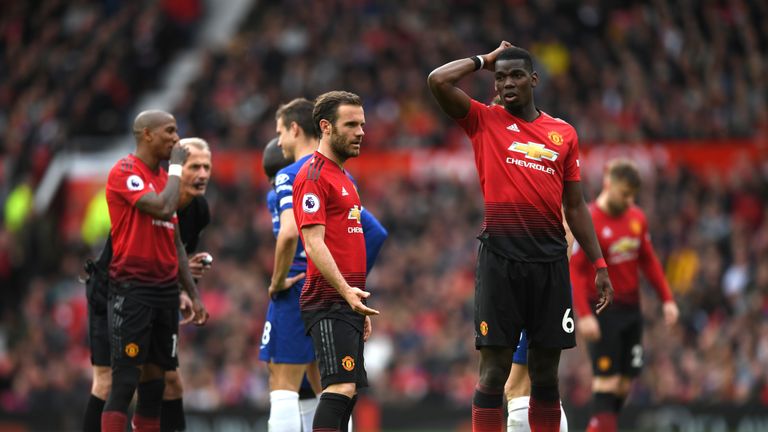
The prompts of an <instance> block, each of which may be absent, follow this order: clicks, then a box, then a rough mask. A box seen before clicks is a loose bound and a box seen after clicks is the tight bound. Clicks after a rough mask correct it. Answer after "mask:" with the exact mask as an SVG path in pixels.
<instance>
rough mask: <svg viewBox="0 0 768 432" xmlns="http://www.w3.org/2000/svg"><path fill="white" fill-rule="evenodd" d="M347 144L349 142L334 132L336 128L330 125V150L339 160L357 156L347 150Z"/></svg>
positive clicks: (342, 160)
mask: <svg viewBox="0 0 768 432" xmlns="http://www.w3.org/2000/svg"><path fill="white" fill-rule="evenodd" d="M348 144H349V143H348V142H347V140H346V139H345V138H344V137H343V136H341V135H338V134H337V133H336V128H334V127H333V126H331V151H333V154H335V155H336V157H337V158H338V159H339V160H340V161H341V162H344V161H346V160H347V159H349V158H352V157H355V156H357V154H356V153H352V152H351V151H349V146H348Z"/></svg>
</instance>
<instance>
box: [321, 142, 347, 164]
mask: <svg viewBox="0 0 768 432" xmlns="http://www.w3.org/2000/svg"><path fill="white" fill-rule="evenodd" d="M317 151H318V152H320V154H321V155H323V156H325V157H327V158H328V159H330V160H332V161H333V162H335V163H336V165H338V166H339V168H344V162H345V161H346V159H342V158H340V157H339V155H337V154H336V152H334V151H333V149H331V143H330V141H326V140H320V146H318V148H317Z"/></svg>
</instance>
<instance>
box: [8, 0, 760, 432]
mask: <svg viewBox="0 0 768 432" xmlns="http://www.w3.org/2000/svg"><path fill="white" fill-rule="evenodd" d="M766 23H768V3H766V2H764V1H740V0H733V1H729V0H701V1H698V0H679V1H671V0H654V1H608V0H584V1H576V0H539V1H536V2H526V1H522V0H497V1H483V2H476V1H472V0H445V1H439V2H438V1H432V0H409V1H400V0H398V1H395V0H388V1H387V0H318V1H300V0H294V1H292V0H283V1H270V0H221V1H214V0H157V1H144V0H136V1H120V0H67V1H65V0H27V1H11V0H5V1H0V203H2V210H3V211H2V215H0V221H1V222H2V223H1V224H0V430H1V431H28V430H77V429H78V428H79V427H80V424H79V422H80V418H81V415H82V412H83V409H84V406H85V402H86V400H87V397H88V394H89V388H90V383H91V375H90V373H91V372H90V361H89V351H88V346H87V327H86V320H87V314H86V300H85V288H84V285H83V284H81V283H79V282H78V276H79V275H82V265H83V262H84V261H85V259H86V258H89V257H94V256H96V255H97V254H98V253H99V252H100V249H101V246H102V244H103V240H104V237H105V236H106V234H107V232H108V230H109V218H108V214H107V213H106V203H105V201H104V191H103V187H104V184H105V182H106V176H107V173H108V170H109V168H111V166H112V165H113V164H114V163H115V161H117V160H118V159H119V158H121V157H122V156H124V155H125V154H127V153H129V152H131V151H132V150H133V148H134V143H133V140H132V137H131V136H130V134H129V130H130V125H131V122H132V120H133V117H134V116H135V114H136V113H138V112H139V111H140V110H142V109H146V108H150V107H151V108H160V109H166V110H168V111H170V112H172V113H173V114H174V115H175V116H176V119H177V121H178V124H179V127H180V135H181V136H182V137H189V136H199V137H203V138H205V139H206V140H208V142H209V143H210V144H211V146H212V149H213V161H214V163H213V181H212V184H211V186H210V187H209V190H208V193H207V198H208V201H209V203H210V205H211V211H212V218H213V221H212V224H211V226H210V227H209V228H208V229H207V230H206V231H205V232H204V233H203V239H202V246H201V250H205V251H208V252H210V253H211V254H212V255H213V256H214V257H215V259H216V261H215V264H214V266H213V270H212V271H211V272H209V273H208V274H207V275H206V277H205V278H204V279H203V280H201V282H200V288H201V291H202V293H203V297H204V301H205V304H206V306H207V307H208V310H209V311H210V312H211V320H210V321H209V324H208V325H207V326H206V327H204V328H193V327H184V328H183V330H182V333H183V335H182V339H181V350H180V360H181V372H182V375H183V377H184V386H185V395H184V401H185V404H186V408H187V410H188V420H187V422H188V425H189V429H188V430H190V431H209V430H210V431H213V430H217V431H219V430H221V431H224V430H232V431H250V430H253V431H261V430H266V414H267V408H268V406H267V405H268V399H269V394H268V393H269V390H268V385H267V370H266V367H265V365H264V364H263V363H261V362H259V361H258V360H257V355H258V346H259V340H260V337H261V331H262V328H263V324H264V315H265V311H266V306H267V300H268V298H267V294H266V291H267V286H268V281H269V277H270V275H271V270H272V263H273V250H274V239H273V237H272V234H271V220H270V215H269V214H268V212H267V210H266V207H265V195H266V191H267V188H268V184H267V182H266V179H265V178H264V175H263V173H262V170H261V159H260V154H261V149H262V147H263V146H264V145H265V144H266V143H267V141H269V140H270V139H271V138H272V137H273V136H274V129H275V126H274V112H275V110H276V108H277V107H278V106H279V104H281V103H284V102H287V101H289V100H290V99H292V98H294V97H299V96H302V97H308V98H314V97H315V96H317V95H318V94H320V93H323V92H325V91H328V90H332V89H345V90H349V91H353V92H356V93H358V94H359V95H361V96H362V98H363V101H364V102H365V112H366V120H367V124H366V137H365V140H364V142H363V152H362V154H361V156H360V158H358V159H357V160H354V161H351V162H350V164H349V168H350V171H351V172H352V173H353V174H354V175H355V177H356V178H357V180H358V182H359V183H360V186H361V196H362V199H363V203H364V204H365V206H366V207H367V208H368V209H369V210H370V211H371V212H372V213H373V214H375V215H376V216H377V217H378V218H379V219H380V221H381V222H382V223H383V225H384V226H385V227H386V228H387V229H388V230H389V233H390V237H389V239H388V240H387V242H386V243H385V246H384V248H383V251H382V253H381V255H380V257H379V260H378V263H377V265H376V267H375V269H374V271H373V272H372V273H371V275H370V278H369V285H368V286H369V288H370V289H371V291H372V292H373V295H372V297H371V300H370V304H371V305H373V307H375V308H377V309H380V310H381V311H382V314H381V316H380V317H378V318H376V319H375V320H374V337H373V339H372V340H371V341H369V343H368V344H367V345H366V366H367V367H368V370H369V376H370V377H371V382H372V387H371V388H370V389H369V390H368V391H366V392H365V394H364V396H365V397H364V398H363V399H362V400H361V402H360V403H358V406H357V409H356V422H357V423H356V424H357V428H356V430H357V431H359V432H365V431H369V432H374V431H405V430H410V431H417V430H418V431H466V430H469V421H470V404H471V396H472V391H473V388H474V385H475V383H476V376H477V372H476V371H477V354H476V352H475V349H474V341H473V333H472V324H471V322H472V308H473V289H474V263H475V255H476V250H477V246H478V242H477V240H475V235H477V233H478V232H479V229H480V222H481V220H482V214H481V212H482V202H481V197H480V193H479V187H478V182H477V179H476V174H475V170H474V162H473V158H472V155H471V150H470V146H469V142H468V139H467V138H466V137H465V135H464V134H463V132H462V131H461V129H459V128H458V127H457V125H456V124H454V123H453V122H452V121H450V120H449V119H448V118H447V117H446V116H445V115H443V114H442V113H441V112H440V111H439V108H438V106H437V104H436V103H435V102H434V101H433V100H432V98H431V96H430V95H429V94H428V90H427V88H426V77H427V75H428V73H429V72H430V71H431V70H432V69H434V68H436V67H437V66H439V65H442V64H444V63H446V62H448V61H450V60H454V59H458V58H464V57H468V56H471V55H475V54H484V53H487V52H490V51H492V50H493V49H494V48H495V47H497V46H498V44H499V42H500V41H501V40H502V39H505V40H509V41H511V42H512V43H513V44H515V45H519V46H522V47H525V48H527V49H529V50H530V51H531V52H532V53H533V54H534V56H535V57H536V64H535V67H536V69H537V70H538V72H539V74H540V77H541V81H540V85H539V86H538V87H537V89H536V102H537V105H538V107H539V108H541V109H543V110H545V111H547V112H548V113H550V114H553V115H555V116H558V117H561V118H563V119H565V120H567V121H568V122H570V123H571V124H573V125H574V126H575V127H576V129H577V131H578V132H579V136H580V146H581V151H582V154H583V155H582V158H581V160H582V175H583V177H584V180H583V185H584V190H585V194H586V198H587V200H591V199H593V198H594V197H595V196H596V194H597V192H599V189H600V181H601V175H602V169H603V166H604V163H605V161H606V160H608V159H609V158H611V157H614V156H628V157H631V158H632V159H634V160H635V161H636V162H637V163H638V164H639V166H640V167H641V170H642V174H643V188H642V192H641V194H640V196H639V197H638V201H639V204H640V205H641V206H642V207H643V208H644V210H645V211H646V213H647V215H648V219H649V223H650V227H651V233H652V236H653V242H654V246H655V247H656V250H657V253H658V254H659V257H660V258H661V260H662V263H663V265H664V268H665V271H666V275H667V278H668V280H669V281H670V284H671V286H672V289H673V291H674V294H675V297H676V299H677V301H678V302H679V305H680V308H681V319H680V322H679V324H678V325H677V326H675V327H674V328H672V329H669V328H666V327H665V326H664V325H663V323H662V322H661V320H660V316H661V315H660V305H659V302H658V300H657V299H656V297H655V295H654V294H653V293H652V292H651V291H646V292H645V293H644V294H646V295H645V296H644V297H643V308H644V315H645V317H646V322H645V333H644V342H643V343H644V345H645V348H646V366H645V369H644V370H643V373H642V376H641V377H640V379H639V380H638V381H637V383H636V385H635V386H634V388H633V390H632V393H631V397H630V399H629V406H628V408H627V409H626V411H625V413H624V414H623V415H622V417H621V422H620V425H621V427H622V429H623V430H647V431H726V430H734V431H765V430H768V108H767V104H768V25H766ZM491 78H492V77H491V74H490V73H485V72H481V73H477V74H474V75H472V76H470V77H468V78H467V79H465V80H464V82H463V83H462V85H463V86H464V88H465V89H466V91H467V92H468V93H469V94H470V95H472V96H473V97H474V98H475V99H478V100H481V101H490V100H491V99H492V97H493V87H492V80H491ZM560 374H561V394H562V396H563V402H564V404H565V406H566V412H567V413H568V416H569V421H570V424H571V430H574V431H575V430H583V429H584V428H585V427H586V422H587V419H588V417H587V416H588V410H589V398H590V395H591V388H590V384H591V371H590V364H589V362H588V361H587V357H586V354H585V352H584V349H583V344H582V345H580V346H579V347H578V348H576V349H573V350H569V351H567V352H565V354H564V356H563V361H562V363H561V368H560Z"/></svg>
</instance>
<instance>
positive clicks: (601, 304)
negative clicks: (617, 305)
mask: <svg viewBox="0 0 768 432" xmlns="http://www.w3.org/2000/svg"><path fill="white" fill-rule="evenodd" d="M595 287H596V288H597V293H598V295H599V298H598V300H597V309H596V310H595V313H597V314H600V312H602V311H603V309H605V308H606V307H608V305H609V304H611V302H613V285H611V279H610V278H609V277H608V269H600V270H598V271H597V275H596V276H595Z"/></svg>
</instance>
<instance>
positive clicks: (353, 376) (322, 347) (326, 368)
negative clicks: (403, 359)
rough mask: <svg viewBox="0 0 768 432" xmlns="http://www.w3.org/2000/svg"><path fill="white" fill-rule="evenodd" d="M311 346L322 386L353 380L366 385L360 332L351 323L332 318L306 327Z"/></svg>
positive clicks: (366, 375) (360, 384)
mask: <svg viewBox="0 0 768 432" xmlns="http://www.w3.org/2000/svg"><path fill="white" fill-rule="evenodd" d="M309 333H310V335H311V336H312V343H313V344H314V346H315V357H316V358H317V365H318V367H319V369H320V383H321V384H322V386H323V388H326V387H328V386H329V385H331V384H340V383H355V384H356V385H357V388H363V387H368V374H367V373H366V372H365V358H364V357H363V334H362V333H361V332H360V330H359V329H357V328H355V327H354V326H353V325H352V324H350V323H348V322H346V321H344V320H340V319H335V318H324V319H321V320H319V321H318V322H317V323H315V325H313V326H312V328H311V329H310V330H309Z"/></svg>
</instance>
